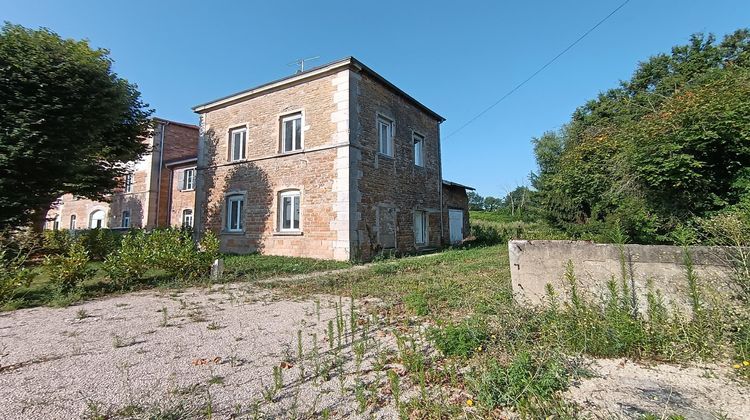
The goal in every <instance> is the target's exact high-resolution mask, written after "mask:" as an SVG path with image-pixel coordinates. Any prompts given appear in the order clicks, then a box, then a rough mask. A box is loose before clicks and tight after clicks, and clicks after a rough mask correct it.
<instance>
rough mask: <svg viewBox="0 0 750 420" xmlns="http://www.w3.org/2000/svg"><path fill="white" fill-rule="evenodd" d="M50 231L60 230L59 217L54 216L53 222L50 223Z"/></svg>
mask: <svg viewBox="0 0 750 420" xmlns="http://www.w3.org/2000/svg"><path fill="white" fill-rule="evenodd" d="M52 229H53V230H60V215H59V214H58V215H57V216H55V220H53V221H52Z"/></svg>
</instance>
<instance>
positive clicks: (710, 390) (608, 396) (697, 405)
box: [566, 359, 750, 419]
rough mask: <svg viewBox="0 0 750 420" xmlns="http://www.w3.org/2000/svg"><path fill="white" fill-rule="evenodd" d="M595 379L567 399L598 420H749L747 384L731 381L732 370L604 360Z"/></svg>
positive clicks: (573, 389)
mask: <svg viewBox="0 0 750 420" xmlns="http://www.w3.org/2000/svg"><path fill="white" fill-rule="evenodd" d="M592 368H593V370H594V372H595V377H593V378H589V379H583V380H581V381H580V383H578V384H576V385H575V386H573V387H571V388H570V389H569V390H568V392H567V393H566V397H567V398H569V399H571V400H572V401H575V402H576V403H578V404H579V405H580V406H581V407H582V408H583V413H582V414H584V415H586V416H589V417H595V418H606V419H610V418H640V417H642V416H643V415H645V414H653V415H656V416H658V417H659V418H667V417H668V416H670V415H681V416H684V417H685V418H688V419H717V418H731V419H747V418H750V394H748V393H747V387H746V385H743V384H741V383H739V382H737V381H736V380H735V379H733V378H732V376H733V374H732V372H731V367H724V366H719V365H696V366H690V367H680V366H673V365H665V364H657V365H642V364H637V363H634V362H632V361H628V360H626V359H600V360H597V361H596V362H595V363H594V364H593V365H592Z"/></svg>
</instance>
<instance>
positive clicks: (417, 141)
mask: <svg viewBox="0 0 750 420" xmlns="http://www.w3.org/2000/svg"><path fill="white" fill-rule="evenodd" d="M412 140H414V164H415V165H417V166H424V137H422V136H420V135H419V134H417V133H414V134H413V135H412Z"/></svg>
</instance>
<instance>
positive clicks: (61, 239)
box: [42, 230, 74, 254]
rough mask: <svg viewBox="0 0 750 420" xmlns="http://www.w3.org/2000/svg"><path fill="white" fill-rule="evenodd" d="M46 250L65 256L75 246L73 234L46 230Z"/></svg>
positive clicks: (44, 242)
mask: <svg viewBox="0 0 750 420" xmlns="http://www.w3.org/2000/svg"><path fill="white" fill-rule="evenodd" d="M42 236H43V242H42V243H43V245H44V250H45V251H47V252H49V253H53V254H65V253H66V252H68V249H69V248H70V246H71V245H72V244H73V242H74V239H73V232H70V231H67V230H45V231H44V233H43V234H42Z"/></svg>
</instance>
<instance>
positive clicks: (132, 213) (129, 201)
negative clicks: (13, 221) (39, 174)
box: [46, 118, 198, 230]
mask: <svg viewBox="0 0 750 420" xmlns="http://www.w3.org/2000/svg"><path fill="white" fill-rule="evenodd" d="M143 141H144V142H146V143H147V144H148V146H149V149H150V152H149V153H147V154H146V155H144V156H143V158H141V160H139V161H138V162H133V163H132V164H131V172H130V173H129V174H128V175H127V176H126V177H125V178H124V179H123V180H122V188H120V189H119V190H117V191H115V192H114V193H113V194H112V195H111V196H110V199H109V200H108V202H100V201H92V200H88V199H85V198H77V197H74V196H73V195H71V194H66V195H64V196H62V197H60V199H59V200H58V201H57V202H56V203H55V204H54V205H53V207H52V208H51V209H50V211H49V212H48V213H47V220H48V222H47V226H46V228H47V229H71V230H75V229H88V228H97V227H100V228H110V229H126V228H131V227H134V228H155V227H166V226H182V225H185V224H187V225H190V226H192V225H193V221H194V220H195V216H194V214H195V207H194V206H195V183H196V170H195V167H196V160H197V153H198V127H197V126H195V125H191V124H184V123H180V122H175V121H169V120H165V119H162V118H154V128H153V130H152V132H151V134H150V135H149V136H148V137H147V138H145V139H144V140H143Z"/></svg>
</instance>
